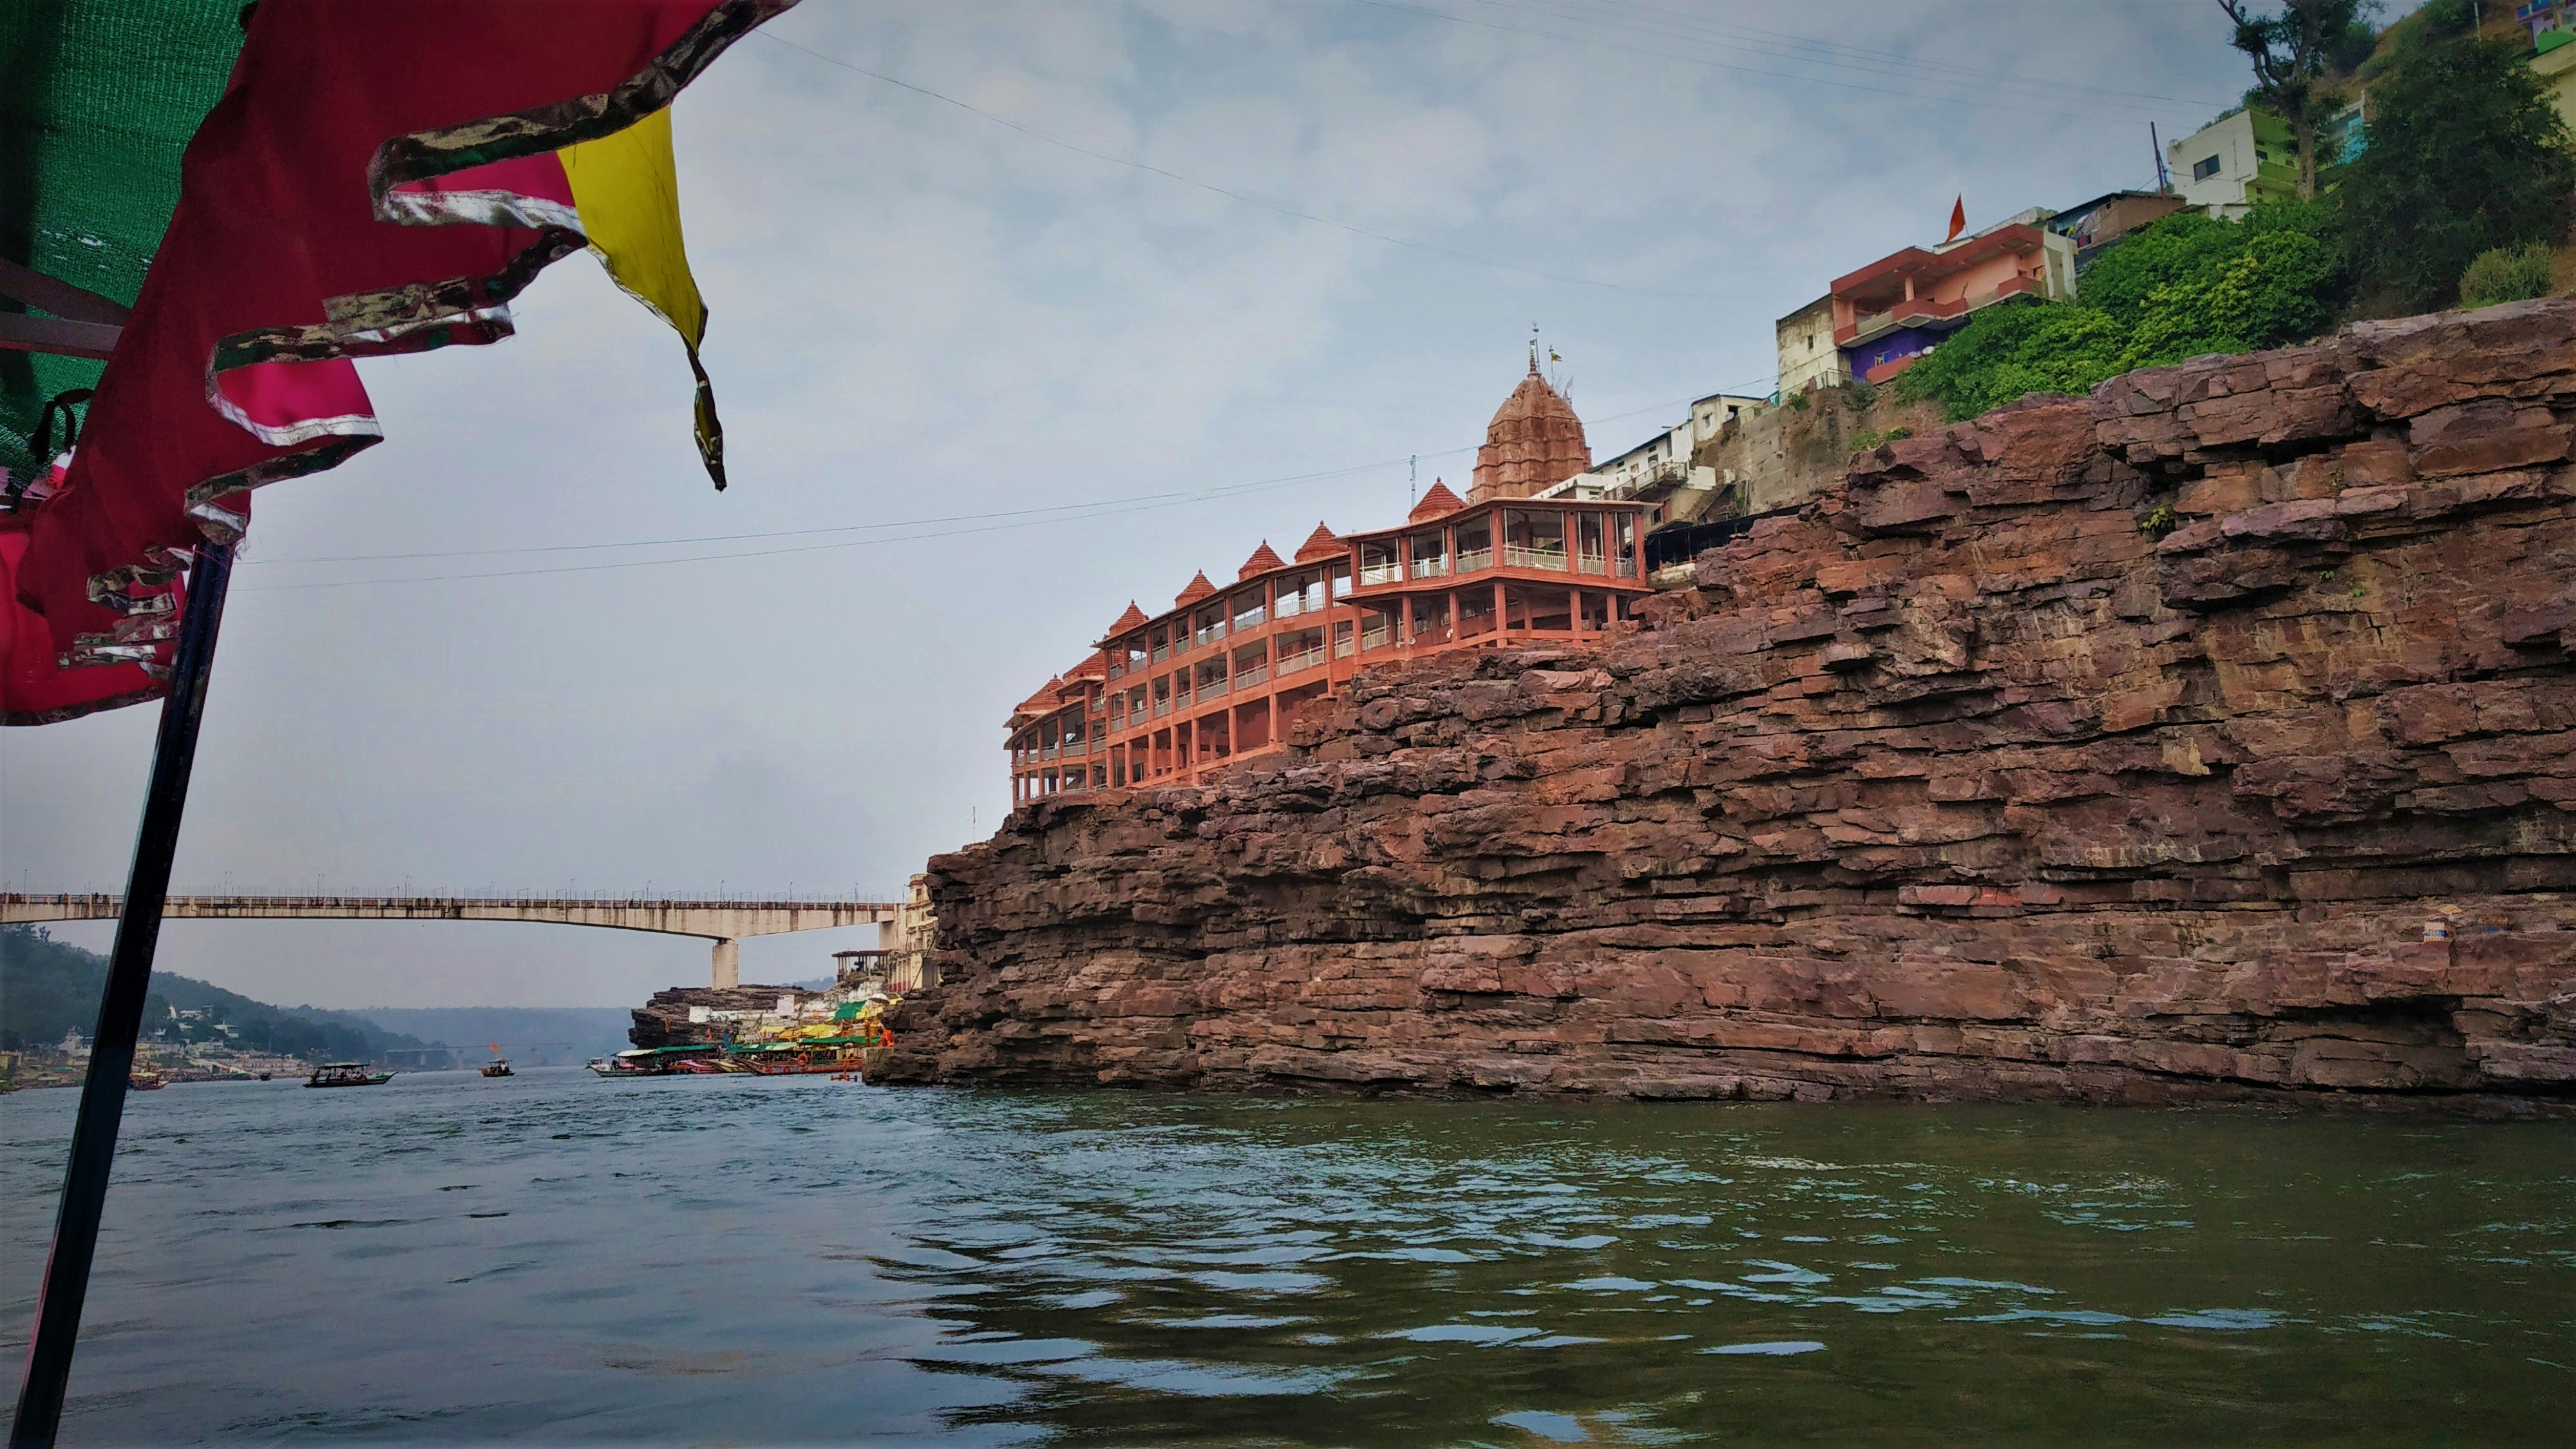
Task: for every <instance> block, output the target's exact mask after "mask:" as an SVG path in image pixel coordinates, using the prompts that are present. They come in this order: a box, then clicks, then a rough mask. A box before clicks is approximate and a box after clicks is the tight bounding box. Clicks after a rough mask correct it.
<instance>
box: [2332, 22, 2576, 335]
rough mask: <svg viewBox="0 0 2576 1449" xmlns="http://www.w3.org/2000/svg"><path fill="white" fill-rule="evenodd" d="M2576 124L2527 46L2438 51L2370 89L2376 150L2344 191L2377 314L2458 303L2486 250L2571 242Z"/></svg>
mask: <svg viewBox="0 0 2576 1449" xmlns="http://www.w3.org/2000/svg"><path fill="white" fill-rule="evenodd" d="M2571 191H2576V151H2571V146H2570V141H2569V137H2568V133H2567V127H2566V125H2565V123H2564V122H2562V121H2560V120H2559V118H2558V112H2557V110H2556V109H2555V108H2553V107H2552V106H2551V105H2550V103H2549V98H2548V96H2547V95H2546V94H2545V93H2544V92H2543V91H2542V90H2541V88H2540V82H2539V79H2538V78H2537V77H2535V76H2534V75H2533V74H2532V73H2531V69H2530V67H2528V66H2526V65H2524V64H2523V63H2522V47H2521V46H2519V45H2517V44H2514V43H2511V42H2506V41H2491V40H2481V39H2478V38H2476V37H2474V36H2471V37H2468V38H2464V39H2459V40H2453V41H2449V42H2447V43H2443V44H2437V45H2427V46H2424V47H2422V48H2420V49H2418V50H2415V51H2413V52H2412V53H2410V54H2409V55H2407V56H2406V57H2405V59H2403V60H2402V61H2400V62H2399V63H2398V64H2397V65H2396V66H2394V67H2392V68H2391V69H2390V70H2389V71H2388V73H2387V76H2386V77H2385V78H2384V79H2383V80H2381V81H2380V83H2379V84H2378V85H2376V86H2374V87H2372V89H2371V93H2370V144H2369V147H2368V148H2367V149H2365V150H2364V151H2363V152H2362V153H2361V155H2360V156H2358V157H2356V158H2354V160H2353V161H2352V162H2351V163H2350V164H2349V165H2348V166H2347V167H2346V169H2345V172H2344V177H2343V183H2342V187H2341V193H2342V201H2343V210H2344V223H2345V235H2346V243H2347V245H2348V247H2349V250H2350V255H2351V257H2352V260H2353V265H2354V267H2355V269H2356V270H2357V271H2358V272H2359V273H2360V274H2361V278H2362V281H2363V284H2364V287H2365V299H2366V302H2367V303H2368V305H2369V306H2370V307H2371V308H2372V310H2376V311H2385V312H2421V311H2430V310H2432V309H2434V308H2437V307H2443V306H2447V305H2449V304H2450V302H2451V299H2452V298H2453V296H2455V295H2456V293H2455V290H2454V289H2455V288H2457V287H2458V286H2459V283H2460V276H2461V273H2462V272H2464V271H2466V270H2467V268H2468V265H2469V262H2470V261H2471V260H2472V259H2473V258H2475V257H2476V256H2477V255H2478V254H2479V253H2481V252H2486V251H2491V250H2493V249H2495V248H2497V247H2509V246H2517V245H2525V244H2528V243H2532V242H2551V243H2554V242H2557V241H2558V240H2560V239H2561V238H2562V237H2564V236H2565V235H2566V231H2567V218H2568V199H2569V194H2570V192H2571Z"/></svg>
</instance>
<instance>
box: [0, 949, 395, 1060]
mask: <svg viewBox="0 0 2576 1449" xmlns="http://www.w3.org/2000/svg"><path fill="white" fill-rule="evenodd" d="M106 987H107V958H106V957H104V956H101V955H100V954H98V953H97V952H96V951H88V950H83V949H82V948H81V947H78V946H75V945H72V944H71V943H70V942H68V941H57V940H55V939H54V938H53V937H52V935H50V934H49V933H47V932H46V930H45V929H44V928H43V927H42V926H0V1047H6V1048H12V1049H14V1048H20V1047H49V1046H52V1045H54V1044H55V1043H57V1042H59V1041H61V1040H62V1039H63V1033H65V1032H67V1031H78V1032H79V1033H80V1034H81V1035H83V1036H87V1035H89V1034H90V1032H91V1031H93V1030H95V1029H96V1028H97V1026H98V998H99V994H100V993H101V992H102V991H104V990H105V989H106ZM174 1008H175V1009H176V1010H178V1011H193V1010H202V1011H204V1012H205V1015H204V1016H203V1017H200V1018H196V1019H193V1020H187V1021H181V1020H179V1019H177V1018H175V1017H174V1016H173V1014H172V1013H173V1009H174ZM218 1025H223V1026H229V1027H231V1028H232V1029H233V1030H232V1034H231V1035H230V1036H229V1037H228V1038H227V1037H225V1036H224V1034H223V1033H221V1032H219V1031H218V1030H216V1028H217V1026H218ZM143 1037H144V1040H146V1041H152V1040H156V1039H158V1040H173V1039H178V1040H196V1041H210V1040H217V1039H226V1040H230V1041H231V1042H232V1043H233V1044H234V1045H236V1046H241V1047H247V1048H249V1049H251V1050H254V1051H267V1052H275V1053H277V1054H279V1055H281V1056H291V1057H303V1058H305V1059H307V1060H310V1061H364V1062H377V1061H383V1060H385V1059H386V1057H385V1053H386V1052H388V1051H416V1050H418V1049H419V1048H421V1047H425V1046H433V1045H435V1043H432V1042H424V1041H421V1040H419V1039H418V1038H416V1037H413V1036H410V1035H407V1034H405V1033H403V1032H401V1031H394V1030H388V1029H386V1028H385V1027H383V1026H380V1025H378V1024H376V1023H375V1022H372V1021H369V1020H367V1019H366V1018H365V1017H363V1016H361V1015H359V1014H358V1013H355V1012H348V1011H326V1010H323V1009H322V1008H320V1007H314V1006H297V1007H283V1006H272V1005H270V1004H269V1003H267V1002H265V1001H253V1000H252V999H250V998H249V997H247V996H243V995H241V994H240V993H238V992H233V991H226V990H225V989H223V988H222V987H220V986H214V985H209V984H208V983H206V982H203V981H198V980H195V979H193V978H191V977H186V976H173V975H170V974H169V973H167V972H161V971H155V972H153V973H152V994H151V995H150V996H149V997H148V998H146V1000H145V1003H144V1008H143ZM405 1060H406V1062H409V1061H411V1060H412V1059H411V1058H409V1057H406V1059H405Z"/></svg>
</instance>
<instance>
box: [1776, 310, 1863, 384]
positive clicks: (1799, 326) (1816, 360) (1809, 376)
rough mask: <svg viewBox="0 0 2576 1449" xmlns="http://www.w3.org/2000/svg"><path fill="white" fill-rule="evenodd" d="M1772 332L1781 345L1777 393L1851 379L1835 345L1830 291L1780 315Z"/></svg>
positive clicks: (1848, 369) (1849, 370)
mask: <svg viewBox="0 0 2576 1449" xmlns="http://www.w3.org/2000/svg"><path fill="white" fill-rule="evenodd" d="M1773 331H1774V332H1775V334H1776V336H1777V338H1778V342H1779V348H1780V396H1782V397H1787V396H1789V395H1790V394H1792V393H1799V392H1804V391H1806V390H1807V389H1808V388H1811V387H1840V386H1842V385H1843V384H1844V383H1847V382H1849V381H1851V369H1850V368H1849V367H1847V366H1845V365H1844V363H1843V354H1842V349H1841V348H1839V347H1836V346H1835V345H1834V298H1833V294H1832V293H1831V292H1828V293H1826V294H1825V295H1824V296H1821V297H1818V298H1817V299H1816V300H1814V301H1812V302H1809V303H1808V304H1807V305H1806V306H1804V307H1801V308H1799V309H1798V310H1797V311H1795V312H1792V313H1790V314H1789V315H1788V316H1786V317H1783V318H1781V319H1780V321H1779V322H1778V324H1777V325H1776V326H1775V327H1774V329H1773Z"/></svg>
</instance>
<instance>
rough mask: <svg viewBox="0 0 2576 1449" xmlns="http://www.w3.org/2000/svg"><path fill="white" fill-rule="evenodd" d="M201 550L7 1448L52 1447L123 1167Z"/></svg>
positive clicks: (195, 645) (188, 682) (172, 805)
mask: <svg viewBox="0 0 2576 1449" xmlns="http://www.w3.org/2000/svg"><path fill="white" fill-rule="evenodd" d="M196 554H197V557H196V566H195V567H193V568H191V569H190V570H189V571H188V603H187V608H186V611H185V612H184V613H183V614H182V615H181V616H180V622H179V647H178V650H177V652H176V654H175V655H174V656H173V657H172V659H171V661H170V694H169V697H168V698H167V699H165V700H163V701H162V703H161V733H160V736H159V738H158V739H157V740H155V741H154V743H153V746H152V783H151V785H150V786H149V787H148V788H147V789H146V790H145V792H144V795H143V824H142V826H141V828H140V829H138V830H137V831H136V832H135V839H134V870H133V873H132V874H131V875H129V876H128V877H127V878H126V883H125V906H124V911H123V913H122V914H120V915H119V916H118V917H117V918H116V946H115V949H114V951H113V952H112V953H111V954H110V956H109V958H108V965H107V990H106V991H105V992H104V993H103V994H102V995H101V996H100V997H99V1003H98V1033H97V1037H96V1040H95V1041H94V1042H93V1043H92V1044H91V1047H90V1057H89V1076H88V1078H87V1079H86V1080H84V1081H83V1082H82V1083H81V1099H80V1116H79V1117H78V1119H77V1120H76V1121H75V1122H74V1124H73V1127H72V1155H71V1165H70V1166H69V1167H68V1168H66V1169H65V1170H64V1173H63V1198H62V1206H61V1207H60V1208H59V1209H58V1210H57V1212H56V1214H55V1217H54V1250H53V1252H52V1253H51V1254H50V1255H49V1256H48V1257H47V1258H46V1259H45V1286H44V1288H43V1290H42V1292H41V1293H40V1294H39V1295H38V1297H37V1299H36V1331H35V1334H34V1336H33V1337H32V1339H31V1340H30V1342H29V1343H28V1346H27V1376H26V1378H25V1379H24V1380H23V1381H22V1382H21V1383H20V1384H19V1386H18V1417H17V1420H16V1422H15V1423H14V1424H12V1425H11V1426H10V1430H9V1444H10V1449H39V1446H47V1445H51V1444H52V1443H53V1442H54V1430H55V1428H56V1427H57V1426H58V1425H60V1424H61V1422H62V1417H63V1390H64V1386H65V1385H66V1384H67V1383H68V1382H69V1381H70V1379H71V1372H72V1348H73V1345H74V1343H75V1341H76V1340H77V1339H78V1338H79V1337H80V1320H81V1305H82V1302H83V1300H84V1299H86V1298H87V1297H88V1296H89V1265H90V1259H91V1257H92V1256H93V1255H95V1253H96V1252H97V1250H98V1220H99V1214H100V1212H101V1211H102V1210H103V1209H105V1208H106V1206H107V1176H108V1169H109V1168H110V1167H111V1166H113V1165H114V1163H115V1161H116V1128H117V1124H118V1122H119V1120H120V1119H122V1118H123V1117H124V1115H125V1084H126V1079H127V1078H128V1076H130V1075H131V1074H132V1072H133V1070H134V1043H135V1040H136V1038H137V1037H139V1036H140V1035H141V1034H142V1030H143V1000H144V997H145V996H146V995H147V994H148V993H149V991H150V989H151V985H152V947H153V944H154V943H155V942H156V941H157V940H159V938H160V935H161V907H162V903H163V902H164V901H165V900H166V899H167V898H168V897H169V894H170V858H171V856H172V855H173V854H174V853H176V851H177V850H178V846H179V817H180V816H181V815H182V814H183V813H185V812H186V810H187V807H188V770H189V767H190V766H191V765H193V764H194V763H195V762H196V758H197V724H198V721H199V720H200V719H201V718H202V717H203V716H204V714H205V708H206V675H207V673H208V671H209V670H210V668H211V667H212V666H213V664H214V662H215V634H216V631H217V629H218V628H219V627H220V626H221V625H222V623H223V618H224V591H225V589H226V587H227V586H229V585H230V584H231V582H232V572H233V548H232V545H231V544H229V543H210V544H205V545H203V546H201V547H199V548H198V549H197V551H196Z"/></svg>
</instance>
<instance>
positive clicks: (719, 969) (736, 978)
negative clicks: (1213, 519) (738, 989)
mask: <svg viewBox="0 0 2576 1449" xmlns="http://www.w3.org/2000/svg"><path fill="white" fill-rule="evenodd" d="M741 984H742V943H741V942H740V941H737V940H735V939H733V938H732V937H730V936H727V937H725V938H723V939H721V940H719V941H717V942H716V989H717V990H719V991H721V990H723V989H724V988H725V987H728V986H740V985H741Z"/></svg>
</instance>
